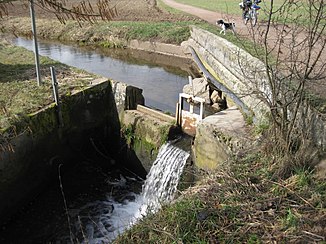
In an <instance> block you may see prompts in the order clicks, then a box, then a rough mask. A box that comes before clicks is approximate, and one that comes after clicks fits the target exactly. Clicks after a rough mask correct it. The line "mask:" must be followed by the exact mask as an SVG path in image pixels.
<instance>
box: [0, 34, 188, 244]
mask: <svg viewBox="0 0 326 244" xmlns="http://www.w3.org/2000/svg"><path fill="white" fill-rule="evenodd" d="M13 42H14V44H16V45H18V46H22V47H25V48H27V49H30V50H32V45H33V43H32V41H31V40H26V39H23V38H16V39H14V40H13ZM39 50H40V54H41V55H44V56H48V57H50V58H52V59H54V60H58V61H60V62H62V63H65V64H67V65H70V66H75V67H77V68H80V69H84V70H86V71H89V72H92V73H96V74H98V75H102V76H105V77H108V78H111V79H114V80H118V81H121V82H125V83H127V84H131V85H134V86H137V87H139V88H141V89H143V95H144V97H145V103H146V105H147V106H149V107H154V108H156V109H160V110H162V111H169V112H171V113H174V112H175V103H176V102H177V101H178V95H179V93H180V92H182V88H183V86H184V85H185V84H187V83H188V78H187V72H186V71H182V70H180V69H178V68H176V67H173V66H166V65H164V66H163V67H161V66H159V65H158V64H157V63H160V62H161V59H162V58H160V57H159V58H158V59H159V61H158V62H156V61H157V56H155V58H154V59H155V60H156V61H155V63H154V64H153V63H151V61H150V60H153V56H152V55H149V56H150V58H148V57H147V58H146V59H144V60H142V59H140V58H139V57H141V54H139V53H138V54H136V57H135V54H131V53H130V51H129V52H126V51H124V50H113V51H112V50H111V51H109V50H105V51H103V50H102V51H101V50H100V49H95V50H90V49H86V48H78V47H74V46H68V45H64V44H60V43H59V44H58V43H47V42H39ZM137 55H138V56H137ZM139 55H140V56H139ZM147 55H148V54H147ZM169 62H170V61H168V63H169ZM170 63H171V62H170ZM188 157H189V152H187V151H184V150H182V149H180V148H178V147H176V146H174V145H173V144H171V143H168V144H165V145H164V146H162V147H161V149H160V152H159V154H158V156H157V159H156V161H155V162H154V163H153V166H152V168H151V170H150V172H149V173H148V176H147V178H146V179H141V178H139V177H138V176H137V175H133V174H130V172H128V171H124V170H123V169H114V168H113V169H111V170H106V171H104V170H103V168H101V167H99V166H97V163H96V159H95V158H94V159H93V158H92V159H89V158H87V159H84V160H82V161H78V162H76V163H74V164H71V165H69V166H66V165H62V167H60V166H59V167H58V172H57V174H58V176H57V182H54V183H53V184H51V185H49V186H47V187H46V189H45V191H44V192H43V193H41V194H40V195H39V196H37V197H36V198H35V199H34V201H32V202H30V203H29V204H28V206H25V207H24V208H23V209H21V210H20V211H18V212H17V214H16V215H15V216H13V217H12V218H11V220H9V221H8V222H7V223H5V224H4V225H3V226H1V229H0V243H25V244H27V243H33V244H35V243H92V244H100V243H111V242H112V241H113V240H114V239H115V238H116V236H117V235H118V234H119V233H122V232H123V231H125V230H126V229H128V228H129V227H130V226H132V225H133V224H134V223H135V222H137V220H138V219H140V218H142V217H143V216H144V215H146V212H148V211H151V212H153V211H157V210H158V209H159V208H160V204H161V203H162V202H169V201H170V200H172V199H173V197H174V194H175V192H176V189H177V185H178V182H179V177H180V175H181V173H182V169H183V167H184V166H185V163H186V160H187V158H188Z"/></svg>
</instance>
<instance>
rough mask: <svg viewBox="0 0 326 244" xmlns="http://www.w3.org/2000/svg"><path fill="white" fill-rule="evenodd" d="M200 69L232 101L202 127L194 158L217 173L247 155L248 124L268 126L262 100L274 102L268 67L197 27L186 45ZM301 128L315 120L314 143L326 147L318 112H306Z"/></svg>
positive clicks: (322, 119)
mask: <svg viewBox="0 0 326 244" xmlns="http://www.w3.org/2000/svg"><path fill="white" fill-rule="evenodd" d="M182 46H183V48H184V52H185V53H187V54H188V55H191V56H192V58H193V59H194V60H195V61H196V63H197V65H198V67H199V68H200V70H201V71H202V73H203V76H204V77H206V78H207V79H208V80H209V81H210V82H211V83H213V85H214V86H215V87H217V88H218V89H219V90H221V91H222V92H223V95H224V96H225V97H226V98H227V101H228V107H229V109H227V110H224V111H222V112H219V113H216V114H214V115H212V116H208V117H206V118H205V119H203V120H202V121H200V122H199V123H198V124H197V128H196V137H195V141H194V147H193V154H194V156H195V158H194V160H195V162H196V164H197V165H198V166H199V167H201V168H203V169H214V168H216V167H218V165H219V163H220V162H223V161H225V160H227V159H228V158H229V157H230V156H233V155H234V154H241V151H242V149H243V148H244V147H246V145H247V144H252V143H254V141H255V138H250V136H249V133H247V131H248V127H247V126H246V122H250V123H251V122H253V124H254V125H256V126H259V125H260V124H266V123H267V122H268V119H267V118H268V112H269V109H268V107H267V106H266V104H264V103H263V102H262V100H261V99H259V98H258V96H264V97H265V98H267V99H271V92H270V90H269V86H268V85H267V84H268V82H267V75H266V69H265V66H264V64H263V63H262V62H261V61H260V60H258V59H257V58H255V57H253V56H252V55H250V54H249V53H247V52H246V51H244V50H243V49H241V48H239V47H237V46H235V45H234V44H232V43H230V42H228V41H227V40H225V39H223V38H221V37H219V36H216V35H214V34H212V33H210V32H208V31H205V30H202V29H200V28H197V27H192V29H191V37H190V38H189V40H188V41H186V42H184V43H182ZM299 118H300V119H299V123H301V124H304V121H305V120H306V119H307V118H309V120H310V123H311V126H310V127H309V128H306V130H307V131H308V132H309V133H310V136H311V139H312V140H313V141H314V142H315V143H316V144H317V145H319V146H321V147H322V148H324V149H325V148H326V129H325V128H326V124H325V121H326V118H325V116H322V115H320V114H319V113H318V112H317V111H315V110H314V109H313V108H311V107H310V106H308V109H302V111H300V114H299Z"/></svg>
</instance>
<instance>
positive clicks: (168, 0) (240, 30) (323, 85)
mask: <svg viewBox="0 0 326 244" xmlns="http://www.w3.org/2000/svg"><path fill="white" fill-rule="evenodd" d="M162 1H163V2H164V3H165V4H167V5H169V6H170V7H173V8H175V9H178V10H181V11H183V12H186V13H189V14H192V15H194V16H197V17H199V18H201V19H203V20H206V21H207V22H209V23H211V24H214V23H215V22H216V20H218V19H223V20H224V21H227V22H234V23H235V25H236V33H237V35H239V36H242V37H246V38H251V39H252V40H253V39H255V41H256V45H262V41H263V36H264V33H265V32H266V30H267V25H266V23H264V22H262V21H259V18H258V23H257V26H255V27H254V28H251V26H250V25H249V24H248V25H245V24H244V22H243V20H242V17H241V14H242V12H241V10H240V9H239V16H236V15H228V14H223V13H218V12H214V11H209V10H205V9H200V8H197V7H193V6H189V5H185V4H181V3H177V2H175V1H173V0H162ZM217 28H219V27H217ZM307 35H308V34H307V33H306V32H305V31H304V30H303V29H301V30H300V29H295V30H293V29H291V28H290V26H283V25H282V26H281V25H279V26H277V25H276V26H271V28H270V29H269V32H268V39H267V45H268V46H269V48H270V49H271V50H272V48H275V46H276V47H277V45H276V43H277V42H278V41H282V44H281V45H280V48H279V49H278V48H275V49H274V50H273V52H274V54H276V55H279V62H282V63H284V64H286V63H288V62H289V63H291V62H293V61H295V62H298V63H300V62H299V61H300V60H301V62H302V63H303V64H305V63H306V61H307V57H308V53H307V50H308V46H307V45H308V43H305V42H304V40H305V39H306V37H307ZM280 37H282V40H280ZM294 42H295V43H296V45H295V44H294ZM320 44H321V42H320V43H315V45H314V46H313V47H312V49H313V50H312V55H314V54H316V53H318V51H319V50H321V48H322V47H321V45H320ZM300 45H301V46H300ZM291 58H292V60H291ZM325 60H326V50H325V49H323V50H322V54H321V58H320V59H319V61H318V62H317V64H316V65H317V66H318V67H319V68H320V69H321V70H323V72H322V74H323V75H324V76H325V72H326V70H325ZM310 64H312V62H310ZM307 85H308V87H309V89H310V90H312V91H313V92H314V93H315V94H316V95H319V96H320V97H321V98H326V81H325V79H322V80H320V81H318V82H311V81H309V82H308V84H307Z"/></svg>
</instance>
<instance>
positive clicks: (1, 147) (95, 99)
mask: <svg viewBox="0 0 326 244" xmlns="http://www.w3.org/2000/svg"><path fill="white" fill-rule="evenodd" d="M137 104H144V98H143V95H142V90H141V89H139V88H136V87H133V86H130V85H127V84H124V83H121V82H116V81H113V80H108V79H106V78H101V79H97V80H94V81H92V82H91V83H90V85H89V87H87V88H84V89H83V90H81V91H78V92H75V93H74V94H72V95H71V96H68V97H65V98H64V99H63V100H62V101H61V112H62V122H63V126H62V125H60V124H59V120H58V117H57V110H56V106H55V105H53V104H51V105H49V106H48V107H46V108H44V109H42V110H40V111H38V112H36V113H34V114H31V115H29V116H28V118H26V119H25V120H24V121H20V122H19V124H18V123H17V124H15V125H13V126H12V127H11V128H8V129H6V130H5V131H4V132H3V133H2V136H1V137H0V219H1V222H2V221H4V220H5V219H7V218H8V217H10V216H11V215H12V214H13V213H14V212H15V211H17V209H20V208H21V207H22V206H24V205H25V204H26V203H27V202H28V201H30V200H31V199H33V198H34V196H35V195H37V194H39V192H40V191H41V190H42V189H43V188H44V187H45V185H46V184H47V183H48V182H50V181H51V180H53V179H56V178H57V177H58V176H57V174H58V167H59V165H61V164H64V165H66V164H68V165H69V164H72V163H76V162H77V163H78V154H82V153H83V154H91V153H94V154H95V150H94V147H96V145H101V146H103V147H104V148H106V151H107V152H108V154H109V155H108V156H109V157H111V160H108V159H106V160H103V162H102V164H103V165H104V167H106V166H107V167H108V168H109V167H110V165H111V163H112V162H111V161H114V162H115V165H116V163H117V162H118V163H119V164H121V165H116V166H118V167H119V166H121V167H123V168H127V169H129V170H130V171H132V172H134V173H136V174H138V175H139V176H141V177H145V175H146V170H145V168H144V166H143V165H142V164H141V161H140V160H139V158H137V156H136V155H135V153H134V152H132V151H131V148H129V147H127V146H125V140H124V139H125V137H126V136H124V137H121V132H122V130H123V128H125V127H124V126H125V125H126V124H124V123H126V121H133V124H139V123H135V120H138V119H140V118H141V119H142V120H144V117H145V116H144V113H145V110H148V109H146V108H142V109H140V110H139V111H138V110H136V108H137ZM132 113H134V115H133V116H130V114H132ZM136 113H138V114H139V115H138V116H137V115H135V114H136ZM147 113H148V112H147ZM151 114H152V115H153V114H154V113H151ZM131 117H133V119H131ZM146 117H151V116H146ZM160 117H161V118H162V116H160ZM150 121H151V122H149V123H147V125H148V124H151V125H152V128H154V127H155V128H158V129H157V130H158V131H160V133H156V132H157V130H154V132H150V129H149V128H147V127H146V126H145V127H144V128H145V130H143V129H138V127H137V126H136V125H135V128H136V132H137V131H138V130H140V131H141V133H142V132H143V131H146V133H145V134H144V136H146V139H147V140H149V139H152V141H151V142H152V144H151V143H147V144H146V145H147V147H146V149H149V152H151V153H152V154H153V151H154V149H155V150H157V149H158V148H159V147H160V146H161V144H162V143H163V142H164V138H166V136H168V133H169V131H170V127H171V126H173V123H172V122H171V121H172V120H171V121H169V122H166V121H165V122H164V123H163V124H162V123H161V122H160V121H161V120H160V121H159V120H155V119H154V116H153V118H151V119H150ZM153 121H154V122H153ZM159 125H161V126H159ZM151 133H152V134H151ZM156 134H158V136H157V135H156ZM155 135H156V136H155ZM163 137H164V138H163ZM133 138H134V136H133ZM139 138H140V137H139ZM141 139H142V140H143V141H144V139H143V138H141ZM144 144H145V143H143V144H142V145H143V146H144ZM153 156H154V155H153ZM154 159H155V158H154ZM73 161H74V162H73ZM148 164H150V161H148ZM149 167H150V165H147V166H146V168H147V169H148V168H149ZM0 224H2V223H0Z"/></svg>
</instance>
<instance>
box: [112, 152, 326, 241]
mask: <svg viewBox="0 0 326 244" xmlns="http://www.w3.org/2000/svg"><path fill="white" fill-rule="evenodd" d="M258 150H259V149H258ZM258 150H257V151H258ZM266 156H267V155H266ZM266 161H267V162H268V163H267V164H266V163H262V162H266ZM272 164H273V163H272V161H271V159H270V157H266V158H265V156H264V155H263V154H261V152H251V153H250V154H247V156H246V157H244V158H242V159H235V160H232V161H229V162H227V164H226V165H224V166H223V167H222V168H223V169H222V168H221V169H219V170H217V171H216V172H214V173H213V174H210V175H207V176H205V178H204V179H203V180H202V181H201V182H198V183H197V185H196V186H194V187H191V188H189V189H188V190H186V191H185V192H183V193H182V195H181V196H180V197H179V198H178V200H177V201H176V202H175V203H173V204H171V205H168V206H164V207H163V209H162V210H161V211H159V212H158V213H157V214H155V215H148V216H147V217H145V218H144V219H142V220H141V221H139V223H138V224H137V225H135V226H134V227H133V228H131V229H130V230H128V231H127V232H126V233H125V234H123V235H122V236H120V237H118V239H117V240H116V241H115V243H144V242H146V243H269V242H275V243H319V242H320V243H324V242H323V241H325V234H326V230H325V222H324V217H325V214H326V210H325V205H324V204H325V202H326V201H325V200H326V191H325V187H326V183H325V182H324V181H318V180H308V179H312V178H313V177H314V175H313V173H312V172H310V171H306V170H304V169H300V170H296V171H294V173H293V175H292V176H291V177H289V178H287V179H277V180H275V179H273V178H272V175H273V167H270V166H271V165H272ZM276 187H277V188H278V189H279V190H278V191H277V192H276V191H275V188H276Z"/></svg>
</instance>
